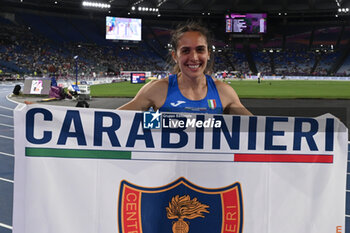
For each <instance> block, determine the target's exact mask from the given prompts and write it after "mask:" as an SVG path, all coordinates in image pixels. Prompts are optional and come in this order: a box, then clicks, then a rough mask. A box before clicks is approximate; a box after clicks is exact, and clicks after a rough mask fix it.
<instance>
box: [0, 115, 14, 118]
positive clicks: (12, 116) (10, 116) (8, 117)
mask: <svg viewBox="0 0 350 233" xmlns="http://www.w3.org/2000/svg"><path fill="white" fill-rule="evenodd" d="M0 116H3V117H7V118H13V116H9V115H3V114H0Z"/></svg>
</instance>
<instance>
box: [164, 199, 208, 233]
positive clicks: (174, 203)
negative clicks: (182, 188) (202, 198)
mask: <svg viewBox="0 0 350 233" xmlns="http://www.w3.org/2000/svg"><path fill="white" fill-rule="evenodd" d="M207 208H209V206H208V205H205V204H201V203H200V202H199V201H198V200H197V198H196V197H195V198H193V199H192V200H191V198H190V196H189V195H184V196H182V197H180V196H179V195H176V196H175V197H173V198H172V199H171V202H169V207H166V212H167V217H168V219H176V218H177V219H178V221H176V222H173V227H172V230H173V233H187V232H188V231H189V230H190V227H189V222H185V221H184V219H185V218H187V219H194V218H198V217H202V218H204V215H203V213H209V211H208V210H207Z"/></svg>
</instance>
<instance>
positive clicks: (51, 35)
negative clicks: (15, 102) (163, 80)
mask: <svg viewBox="0 0 350 233" xmlns="http://www.w3.org/2000/svg"><path fill="white" fill-rule="evenodd" d="M14 18H15V21H14V22H12V21H11V20H8V19H6V18H2V17H0V29H1V32H0V33H1V35H2V38H1V40H0V41H1V43H0V51H1V55H0V68H1V70H2V73H8V74H17V73H19V74H26V75H35V76H37V75H56V76H58V77H62V78H72V77H75V72H76V62H77V65H78V72H79V75H83V76H87V77H93V78H96V77H99V76H105V75H108V74H113V75H117V74H118V73H119V72H120V71H126V70H140V71H141V70H151V71H155V72H156V71H160V72H161V71H166V70H167V69H168V68H169V67H168V66H167V64H166V59H167V57H168V54H169V51H168V42H169V39H170V31H171V30H170V28H165V27H157V26H154V27H151V26H147V27H145V28H146V29H145V30H144V33H145V35H143V38H144V39H143V40H142V41H141V42H138V43H130V42H125V41H119V42H117V43H114V42H111V41H108V40H106V39H105V38H104V27H105V26H104V22H103V20H101V19H100V20H92V19H89V18H84V17H82V16H80V17H73V18H72V17H65V16H57V15H50V16H48V15H44V14H31V13H23V12H20V13H16V14H15V17H14ZM349 38H350V27H344V28H342V27H340V26H336V27H324V28H321V27H320V28H317V29H315V28H314V29H312V30H310V28H307V27H291V29H290V31H289V32H288V34H287V35H285V37H283V36H282V35H281V34H280V33H277V32H276V33H274V34H273V36H272V37H271V38H270V39H269V40H267V41H264V43H262V44H259V45H257V44H255V43H251V44H249V46H248V47H244V46H243V44H241V43H235V44H234V45H233V46H232V47H231V48H227V47H225V45H224V43H223V42H220V41H217V42H216V44H218V45H219V47H220V52H218V51H216V52H215V53H214V55H215V66H214V72H220V71H224V70H226V71H235V72H237V73H239V74H256V73H257V72H260V73H262V74H264V75H332V74H334V75H347V74H349V73H350V58H349V57H348V54H344V52H343V53H342V51H341V49H343V48H346V47H347V45H348V43H349ZM322 46H323V47H322ZM330 46H331V47H332V49H330ZM247 48H250V49H248V50H247ZM325 48H327V49H329V51H327V52H324V51H323V49H325ZM270 51H272V52H270ZM250 53H251V55H250ZM340 55H342V56H344V57H345V58H344V59H343V60H339V59H338V58H339V56H340ZM74 56H78V59H77V61H74V59H73V57H74ZM338 63H339V69H338V70H335V71H334V70H332V69H333V68H334V67H336V65H337V64H338ZM255 67H256V68H255Z"/></svg>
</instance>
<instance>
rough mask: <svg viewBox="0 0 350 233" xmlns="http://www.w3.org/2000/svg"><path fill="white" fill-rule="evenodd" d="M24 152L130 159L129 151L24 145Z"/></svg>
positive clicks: (61, 156)
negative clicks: (31, 146)
mask: <svg viewBox="0 0 350 233" xmlns="http://www.w3.org/2000/svg"><path fill="white" fill-rule="evenodd" d="M25 153H26V156H28V157H57V158H90V159H131V151H111V150H75V149H53V148H30V147H26V152H25Z"/></svg>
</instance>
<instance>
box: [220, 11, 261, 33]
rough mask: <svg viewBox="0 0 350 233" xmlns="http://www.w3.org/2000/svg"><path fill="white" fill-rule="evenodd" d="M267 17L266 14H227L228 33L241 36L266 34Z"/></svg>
mask: <svg viewBox="0 0 350 233" xmlns="http://www.w3.org/2000/svg"><path fill="white" fill-rule="evenodd" d="M266 17H267V14H266V13H260V14H257V13H252V14H250V13H245V14H239V13H231V14H226V15H225V20H226V32H227V33H240V34H263V33H266V32H267V31H266V29H267V28H266Z"/></svg>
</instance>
